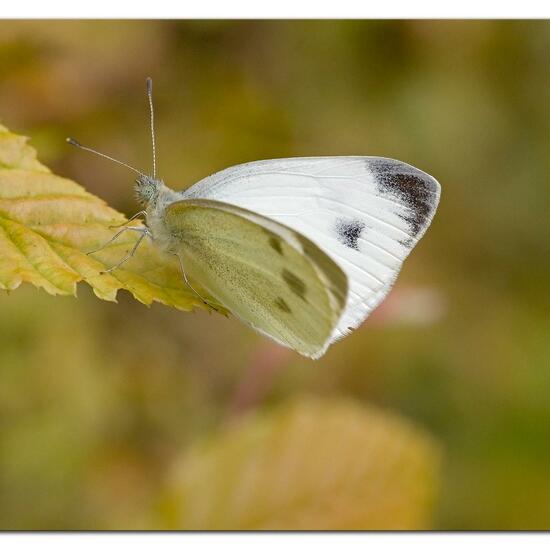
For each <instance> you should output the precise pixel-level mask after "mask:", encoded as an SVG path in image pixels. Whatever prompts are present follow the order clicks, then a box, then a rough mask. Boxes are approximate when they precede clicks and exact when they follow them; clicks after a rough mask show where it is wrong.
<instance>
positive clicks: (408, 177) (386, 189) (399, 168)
mask: <svg viewBox="0 0 550 550" xmlns="http://www.w3.org/2000/svg"><path fill="white" fill-rule="evenodd" d="M368 169H369V170H372V171H373V172H374V174H375V176H376V186H377V190H378V192H379V193H380V194H381V195H386V194H389V195H393V196H394V197H396V198H398V199H399V200H400V201H401V202H403V203H404V204H405V205H406V206H407V207H408V208H409V209H410V213H409V215H408V216H406V220H407V221H408V222H409V223H410V225H411V231H412V233H413V236H416V235H418V233H419V232H420V231H421V230H422V229H423V228H424V226H425V225H426V221H427V220H428V219H429V218H430V216H431V214H432V211H433V209H434V207H435V204H436V199H435V193H436V187H435V184H434V181H433V180H432V179H431V178H430V177H429V176H427V175H426V174H423V173H422V172H420V170H417V169H416V168H413V167H412V166H409V165H408V164H405V163H401V162H397V161H392V160H388V159H369V161H368Z"/></svg>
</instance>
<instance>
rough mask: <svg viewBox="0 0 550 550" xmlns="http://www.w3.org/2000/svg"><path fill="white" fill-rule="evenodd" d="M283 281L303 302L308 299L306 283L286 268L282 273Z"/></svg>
mask: <svg viewBox="0 0 550 550" xmlns="http://www.w3.org/2000/svg"><path fill="white" fill-rule="evenodd" d="M282 276H283V280H284V281H285V283H286V284H287V285H288V287H289V288H290V290H292V292H294V294H296V296H298V297H300V298H301V299H302V300H305V299H306V283H304V281H302V279H300V277H298V276H297V275H294V273H292V271H289V270H288V269H286V268H284V269H283V271H282Z"/></svg>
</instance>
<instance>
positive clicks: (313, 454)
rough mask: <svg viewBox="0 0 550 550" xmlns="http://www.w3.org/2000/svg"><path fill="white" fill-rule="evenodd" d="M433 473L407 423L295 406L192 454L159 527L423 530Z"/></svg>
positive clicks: (303, 403)
mask: <svg viewBox="0 0 550 550" xmlns="http://www.w3.org/2000/svg"><path fill="white" fill-rule="evenodd" d="M438 469H439V449H438V447H437V445H435V443H434V442H433V440H432V439H431V438H430V437H428V436H427V435H426V434H425V433H423V432H422V431H421V430H419V429H418V428H416V427H413V426H411V425H409V423H408V422H406V421H403V420H401V419H397V418H394V417H393V416H392V415H390V414H388V413H385V412H382V411H380V410H377V409H376V408H373V407H363V406H360V405H358V404H356V403H353V402H348V401H345V400H341V399H340V400H334V399H325V400H322V399H321V400H320V399H316V400H312V399H310V398H307V397H305V398H301V399H297V398H295V400H294V401H293V402H292V403H289V404H286V405H284V406H282V407H280V409H279V410H276V411H271V412H270V413H268V414H267V413H266V414H262V415H252V418H245V419H242V420H240V421H239V422H237V423H235V425H232V426H230V427H228V428H227V429H226V430H225V431H224V432H223V433H220V434H218V435H216V436H214V437H211V438H210V439H209V440H208V441H207V442H204V443H202V444H199V445H197V446H196V447H194V448H192V449H190V450H189V451H188V452H187V453H186V456H185V457H183V458H182V459H181V460H180V461H179V464H178V465H177V467H176V473H175V474H174V480H173V481H172V482H171V484H170V488H169V493H170V494H171V496H170V497H166V501H165V503H164V508H165V512H164V513H165V516H166V519H165V521H164V523H163V524H162V526H163V527H164V528H172V529H191V530H204V529H216V530H259V529H267V530H280V529H283V530H324V529H329V530H337V529H347V530H361V529H379V530H382V529H383V530H393V529H429V528H430V527H431V526H432V525H431V519H430V518H431V516H432V512H433V505H434V502H435V495H436V487H437V477H438V476H437V474H438ZM170 516H171V517H170Z"/></svg>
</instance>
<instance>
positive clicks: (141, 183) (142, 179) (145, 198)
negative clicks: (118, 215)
mask: <svg viewBox="0 0 550 550" xmlns="http://www.w3.org/2000/svg"><path fill="white" fill-rule="evenodd" d="M163 187H164V184H163V183H162V181H161V180H159V179H156V178H153V177H151V176H146V175H145V174H141V175H139V176H138V177H137V178H136V180H135V186H134V191H135V194H136V199H137V201H138V202H139V203H140V204H141V205H142V206H145V207H147V206H149V205H151V204H154V203H155V202H157V199H158V196H159V193H160V190H161V189H162V188H163Z"/></svg>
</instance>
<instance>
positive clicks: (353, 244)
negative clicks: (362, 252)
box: [336, 218, 365, 250]
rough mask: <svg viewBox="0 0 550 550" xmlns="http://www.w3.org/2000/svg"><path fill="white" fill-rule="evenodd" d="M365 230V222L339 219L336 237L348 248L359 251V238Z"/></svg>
mask: <svg viewBox="0 0 550 550" xmlns="http://www.w3.org/2000/svg"><path fill="white" fill-rule="evenodd" d="M363 229H365V222H362V221H361V220H345V219H343V218H338V219H337V220H336V237H337V239H338V240H339V241H340V242H341V243H342V244H344V245H346V246H347V247H348V248H353V249H354V250H359V237H360V236H361V232H362V231H363Z"/></svg>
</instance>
